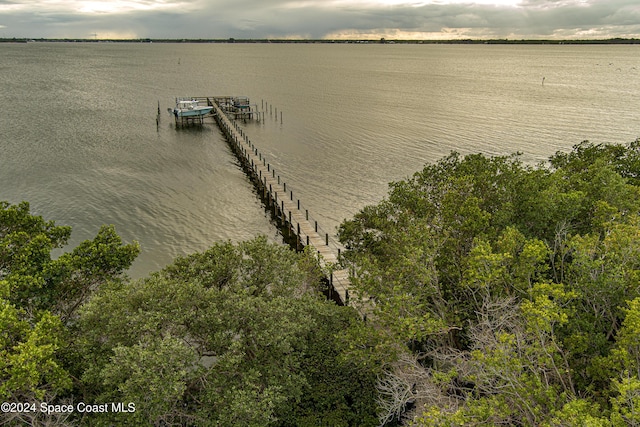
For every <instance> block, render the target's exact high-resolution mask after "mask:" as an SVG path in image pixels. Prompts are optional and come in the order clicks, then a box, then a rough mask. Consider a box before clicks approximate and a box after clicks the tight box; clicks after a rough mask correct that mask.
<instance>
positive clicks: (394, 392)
mask: <svg viewBox="0 0 640 427" xmlns="http://www.w3.org/2000/svg"><path fill="white" fill-rule="evenodd" d="M639 153H640V142H639V141H635V142H633V143H631V144H628V145H626V146H623V145H594V144H591V143H589V142H586V141H585V142H583V143H581V144H579V145H577V146H575V147H574V148H573V150H572V151H571V152H569V153H557V154H555V155H554V156H552V157H551V158H550V161H549V162H548V163H547V164H539V165H536V166H530V165H524V164H523V163H522V162H521V161H520V160H519V158H518V156H517V155H514V156H502V157H486V156H484V155H481V154H474V155H468V156H464V157H463V156H460V155H459V154H456V153H452V154H451V155H450V156H448V157H446V158H444V159H442V160H441V161H439V162H437V163H436V164H433V165H427V166H425V168H424V169H423V170H422V171H420V172H417V173H416V174H415V175H414V176H413V177H412V178H410V179H407V180H405V181H401V182H396V183H392V184H391V185H390V191H389V196H388V198H386V199H385V200H383V201H382V202H380V203H379V204H378V205H375V206H369V207H366V208H365V209H363V210H362V211H361V212H359V213H358V214H356V215H355V217H354V218H353V219H351V220H348V221H345V222H344V223H343V224H342V225H341V227H340V236H341V239H342V241H343V243H345V245H346V246H347V247H348V248H349V249H350V250H349V251H348V253H347V254H346V258H347V259H348V262H349V264H350V265H351V267H352V269H353V270H354V271H355V274H354V277H353V286H354V288H355V289H356V290H357V291H358V292H359V293H360V295H363V296H366V298H370V299H371V300H372V301H374V303H373V304H368V306H369V307H370V313H371V314H370V316H369V319H370V320H371V323H373V324H375V325H376V327H369V328H367V329H365V330H364V332H363V331H362V330H361V331H359V332H358V333H353V334H352V339H353V340H357V341H358V342H359V344H360V346H359V347H358V349H357V351H354V356H355V357H359V358H360V360H362V361H364V362H366V361H369V360H370V358H371V351H368V350H365V351H363V350H362V349H372V348H378V349H379V348H383V349H385V355H386V359H385V358H382V357H378V358H377V359H376V362H377V363H379V364H380V366H381V368H382V369H383V372H384V375H383V376H382V377H381V379H380V381H379V383H378V389H379V393H380V396H381V400H382V405H381V408H382V409H381V412H380V417H381V420H382V421H388V420H393V419H395V420H398V419H404V422H405V423H407V424H411V425H487V424H489V425H523V426H534V425H548V426H551V425H585V424H589V425H629V424H631V425H633V424H635V423H638V422H640V413H639V412H637V410H636V409H635V408H637V404H638V403H639V402H640V401H639V400H638V397H637V396H638V395H639V394H638V391H639V390H640V387H639V384H640V380H639V378H638V373H639V372H638V370H637V369H638V362H639V361H640V359H638V358H636V357H635V356H634V355H635V354H636V351H637V349H636V348H635V347H636V344H635V341H633V340H630V337H631V336H634V337H635V336H636V335H635V333H634V332H630V331H631V330H632V328H633V327H634V326H631V325H632V324H633V322H634V321H635V320H633V319H635V316H636V315H637V312H636V311H637V310H638V298H640V282H639V279H640V276H639V273H640V270H639V267H640V263H639V261H640V252H639V251H638V249H639V242H640V240H639V239H638V238H639V237H640V234H639V233H640V216H639V214H640V188H639V186H638V184H639V181H638V176H639V175H638V174H639V173H640V162H639V161H638V159H639ZM630 328H631V329H630ZM634 340H635V338H634ZM374 353H375V352H374ZM378 356H379V354H378Z"/></svg>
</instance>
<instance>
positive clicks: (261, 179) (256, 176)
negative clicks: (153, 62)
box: [194, 96, 350, 305]
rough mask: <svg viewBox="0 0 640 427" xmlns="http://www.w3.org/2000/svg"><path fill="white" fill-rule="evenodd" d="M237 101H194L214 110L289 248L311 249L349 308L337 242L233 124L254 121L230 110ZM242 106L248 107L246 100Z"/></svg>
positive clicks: (333, 292) (246, 112) (332, 291)
mask: <svg viewBox="0 0 640 427" xmlns="http://www.w3.org/2000/svg"><path fill="white" fill-rule="evenodd" d="M234 98H236V97H230V96H209V97H195V98H194V99H197V100H200V101H201V102H206V103H207V105H211V106H213V107H214V109H213V111H212V114H213V116H214V118H215V121H216V123H217V124H218V126H219V128H220V130H221V131H222V133H223V134H224V135H225V137H226V139H227V141H228V142H229V145H230V146H231V148H232V150H233V152H234V154H235V155H236V157H237V158H238V159H239V160H240V163H241V164H242V167H243V168H244V170H245V172H246V173H247V174H248V175H249V177H250V178H251V180H252V181H253V183H254V184H255V186H256V188H257V189H258V192H259V194H260V195H261V196H262V198H263V200H265V203H266V204H267V206H268V207H269V208H270V209H271V211H272V213H273V215H274V218H275V219H276V220H277V221H279V223H280V227H281V229H282V230H283V236H284V237H285V239H287V240H288V242H289V244H291V245H292V246H293V247H295V248H296V250H302V249H304V248H305V247H307V246H309V247H312V248H313V249H314V250H315V251H316V252H317V254H318V255H319V259H320V263H321V265H322V266H323V267H326V268H327V270H328V271H329V274H328V276H329V277H327V279H328V282H329V296H330V298H332V299H333V300H335V301H336V302H338V303H340V304H343V305H349V299H350V295H349V271H348V270H346V269H341V268H340V267H339V260H340V254H341V251H342V250H343V249H344V248H343V247H342V245H341V244H340V243H339V242H338V241H337V239H336V238H335V237H334V236H333V235H330V234H329V233H328V232H326V231H324V230H323V229H322V228H321V227H320V226H319V225H318V222H317V221H316V220H315V219H313V217H312V216H311V215H310V213H309V210H308V209H305V208H304V206H303V205H302V203H301V202H300V199H298V198H297V197H295V195H294V192H293V190H292V188H291V186H290V185H287V183H286V182H284V180H283V179H282V178H281V176H280V175H279V174H278V173H277V172H276V170H275V169H274V168H273V166H272V165H271V164H270V163H269V162H268V161H267V159H266V158H265V156H263V155H262V153H261V152H260V151H259V150H258V148H257V147H256V146H255V145H254V144H253V143H252V142H251V141H250V140H249V137H248V136H247V135H246V133H245V132H244V131H243V130H242V128H241V127H240V126H239V125H238V124H237V123H236V121H235V120H234V119H235V118H241V119H247V118H251V117H253V115H252V114H253V111H252V108H249V107H247V108H245V109H240V110H233V109H232V110H229V106H230V105H232V100H233V99H234ZM245 105H249V104H248V100H247V102H246V104H245Z"/></svg>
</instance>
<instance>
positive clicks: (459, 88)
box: [0, 43, 640, 277]
mask: <svg viewBox="0 0 640 427" xmlns="http://www.w3.org/2000/svg"><path fill="white" fill-rule="evenodd" d="M638 49H640V47H638V46H573V45H564V46H493V45H492V46H484V45H474V46H465V45H454V46H448V45H423V46H420V45H326V44H319V45H276V44H274V45H264V44H247V45H245V44H235V45H232V44H203V45H200V44H184V45H183V44H157V43H156V44H125V43H87V44H83V43H29V44H1V45H0V54H1V55H2V60H1V61H0V100H1V102H2V105H3V106H4V108H3V113H2V115H0V200H8V201H10V202H12V203H17V202H19V201H21V200H27V201H29V202H30V203H31V205H32V210H33V211H34V212H36V213H38V214H40V215H43V216H44V217H45V218H47V219H53V220H55V221H56V223H58V224H65V225H71V226H72V227H73V235H72V241H71V242H70V243H71V245H70V246H72V247H73V246H74V245H76V244H77V243H78V242H80V241H82V240H84V239H88V238H92V237H93V236H94V235H95V233H96V231H97V230H98V228H99V227H100V225H101V224H114V225H115V226H116V229H117V231H118V232H119V234H120V235H121V236H122V237H123V238H124V239H125V240H126V241H131V240H138V241H139V242H140V244H141V246H142V254H141V255H140V257H139V258H138V260H137V261H136V263H135V264H134V266H133V268H132V270H131V272H130V273H131V275H132V276H134V277H137V276H141V275H144V274H146V273H147V272H149V271H152V270H157V269H159V268H161V267H162V266H164V265H166V264H167V263H169V262H171V260H172V259H173V258H174V257H175V256H178V255H185V254H188V253H191V252H193V251H199V250H203V249H205V248H207V247H208V246H209V245H210V244H211V243H213V242H214V241H219V240H232V241H241V240H245V239H250V238H252V237H253V236H255V235H257V234H266V235H267V236H268V237H269V238H271V239H272V240H274V241H280V238H279V235H278V232H277V230H276V228H275V227H274V225H273V224H272V223H271V221H270V219H269V217H268V215H266V214H265V211H264V209H263V208H262V207H261V205H260V202H259V200H258V199H257V197H256V195H255V193H254V190H253V187H252V185H251V183H250V182H249V181H248V180H247V178H246V177H245V176H244V174H243V173H242V171H241V170H240V168H239V166H238V163H237V161H236V160H235V158H234V157H233V155H232V154H231V152H230V150H229V148H228V146H227V145H226V143H225V141H224V140H223V139H222V137H221V135H220V133H219V131H218V130H217V128H216V127H215V125H213V124H211V125H205V126H204V127H203V128H201V129H186V130H185V129H180V130H176V128H175V126H174V123H173V120H172V119H171V117H170V116H169V115H168V114H167V113H166V109H167V107H170V106H172V104H173V100H174V98H175V97H176V96H207V95H246V96H249V97H250V98H251V102H252V103H254V104H257V105H258V108H260V109H262V108H263V106H264V108H267V112H266V117H265V118H266V120H265V121H263V122H261V123H257V122H249V123H247V124H246V125H244V126H245V129H246V132H247V133H248V135H249V136H250V138H251V140H252V141H253V142H254V143H255V144H256V145H257V146H258V147H259V148H260V151H261V152H262V153H263V154H264V155H266V157H267V159H268V161H269V162H270V163H271V164H272V165H273V166H274V167H275V168H276V170H277V172H278V174H280V175H281V176H282V177H283V179H285V180H286V181H287V183H288V187H290V188H292V189H293V190H294V193H295V194H296V196H297V197H299V198H300V199H301V200H302V201H303V203H304V204H305V205H306V207H308V208H309V209H310V211H311V212H312V214H313V215H314V217H315V218H316V219H318V221H319V222H320V224H321V225H322V226H323V228H324V229H326V230H329V231H332V230H335V228H336V226H337V225H338V224H339V223H340V222H341V221H342V220H343V219H344V218H347V217H350V216H351V215H353V214H354V213H355V212H357V211H358V210H359V209H361V208H362V207H363V206H365V205H367V204H371V203H376V202H377V201H378V200H380V199H381V198H382V197H384V196H385V194H386V192H387V184H388V183H389V182H390V181H394V180H399V179H404V178H406V177H408V176H410V175H411V174H412V173H413V172H415V171H417V170H419V169H421V168H422V166H423V165H424V164H425V163H427V162H433V161H436V160H438V159H439V158H441V157H442V156H444V155H447V154H448V153H449V152H450V151H451V150H456V151H459V152H461V153H470V152H483V153H486V154H488V155H495V154H509V153H512V152H515V151H519V152H522V153H523V155H522V157H523V159H524V160H525V161H528V162H532V163H533V162H537V161H541V160H544V159H546V158H548V157H549V156H550V155H552V154H553V153H555V152H556V151H557V150H569V149H570V148H571V146H573V145H574V144H577V143H579V142H581V141H582V140H585V139H588V140H590V141H592V142H595V143H601V142H603V143H604V142H616V143H626V142H630V141H632V140H634V139H636V138H637V137H639V136H640V120H639V119H640V110H639V109H638V108H637V102H638V99H639V96H640V56H639V55H638ZM543 78H544V84H543ZM158 103H159V104H160V109H161V112H162V114H161V116H160V123H159V125H156V115H157V109H158ZM275 108H277V109H278V113H277V114H275V111H274V110H275ZM269 110H270V111H271V112H272V113H271V114H269ZM280 114H282V115H281V116H280ZM280 117H282V122H281V121H280Z"/></svg>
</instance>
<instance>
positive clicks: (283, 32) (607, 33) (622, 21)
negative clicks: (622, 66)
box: [0, 0, 640, 39]
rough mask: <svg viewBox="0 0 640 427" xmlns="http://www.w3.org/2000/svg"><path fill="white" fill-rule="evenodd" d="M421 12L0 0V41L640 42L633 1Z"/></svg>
mask: <svg viewBox="0 0 640 427" xmlns="http://www.w3.org/2000/svg"><path fill="white" fill-rule="evenodd" d="M65 4H68V7H65ZM110 4H118V5H121V7H123V9H122V10H113V11H109V10H107V9H106V7H107V6H108V5H110ZM421 4H422V5H408V4H407V5H396V6H389V5H387V6H383V5H379V4H378V5H376V4H375V2H373V1H372V2H370V3H364V2H362V1H360V2H346V1H342V2H337V1H336V2H327V1H317V0H308V1H291V0H276V1H269V2H265V1H264V0H215V1H214V0H209V1H206V0H164V1H150V0H144V1H136V0H129V1H125V0H122V1H121V2H117V3H110V2H106V1H105V2H103V3H100V2H86V3H84V2H82V1H69V2H68V3H64V2H57V3H56V2H53V3H44V5H43V4H42V3H39V2H31V0H26V1H10V0H0V37H30V38H39V37H66V38H87V37H90V36H91V35H92V34H98V37H104V38H116V37H126V38H130V37H139V38H146V37H150V38H229V37H234V38H287V37H290V38H293V37H301V38H316V39H320V38H327V37H353V38H358V37H380V36H381V37H384V36H386V35H397V36H398V38H409V37H416V38H419V37H421V36H422V38H435V37H436V36H438V34H443V37H444V38H462V37H464V38H466V37H469V38H506V37H508V38H572V37H580V38H586V37H591V38H608V37H640V5H638V3H637V0H586V1H585V0H523V1H522V2H521V3H520V4H519V5H518V6H517V7H516V6H497V5H488V4H476V3H473V2H471V1H470V2H468V3H460V2H453V3H446V2H444V1H440V2H438V3H433V4H424V3H421ZM101 5H102V8H101Z"/></svg>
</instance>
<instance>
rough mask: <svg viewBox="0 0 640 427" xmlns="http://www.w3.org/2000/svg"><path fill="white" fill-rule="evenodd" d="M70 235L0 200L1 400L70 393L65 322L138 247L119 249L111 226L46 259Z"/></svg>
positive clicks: (114, 275)
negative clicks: (91, 238)
mask: <svg viewBox="0 0 640 427" xmlns="http://www.w3.org/2000/svg"><path fill="white" fill-rule="evenodd" d="M70 233H71V229H70V227H61V226H56V225H55V223H54V222H53V221H45V220H43V219H42V217H40V216H37V215H32V214H31V213H30V209H29V204H28V203H26V202H23V203H20V204H19V205H10V204H9V203H7V202H0V331H2V332H0V397H2V398H3V399H6V400H9V399H12V400H13V401H16V402H17V401H20V402H27V401H29V399H40V400H42V399H44V398H49V397H52V396H56V395H60V394H63V393H66V392H68V391H69V390H70V389H71V387H72V382H71V375H70V374H69V367H68V366H67V365H66V363H65V354H66V353H67V352H68V351H69V348H70V336H69V330H68V329H67V326H68V323H67V322H68V320H70V318H71V316H72V314H73V312H74V310H75V308H76V307H78V306H79V305H80V304H81V303H82V302H84V301H86V299H87V298H88V296H89V294H90V292H91V291H92V290H94V289H95V288H96V287H97V286H99V285H101V284H103V283H106V282H107V281H109V280H113V279H115V278H117V277H119V276H120V275H121V274H122V273H123V272H124V270H125V269H126V268H128V267H129V265H130V264H131V262H132V261H133V258H135V256H136V254H137V253H138V250H139V249H138V246H137V245H122V242H121V240H120V238H119V237H118V236H117V235H116V234H115V231H114V230H113V227H103V228H102V229H101V230H100V233H99V234H98V236H97V237H96V238H95V239H94V240H93V241H90V242H83V243H82V244H80V246H79V247H78V248H76V249H75V250H73V251H72V252H71V253H67V254H63V255H62V256H61V257H60V258H58V259H57V260H52V259H51V251H52V250H53V249H54V248H61V247H63V246H64V245H65V244H66V243H67V240H68V238H69V236H70ZM63 266H64V268H63ZM63 270H64V271H65V273H64V274H63V273H62V271H63ZM61 290H66V292H61Z"/></svg>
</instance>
